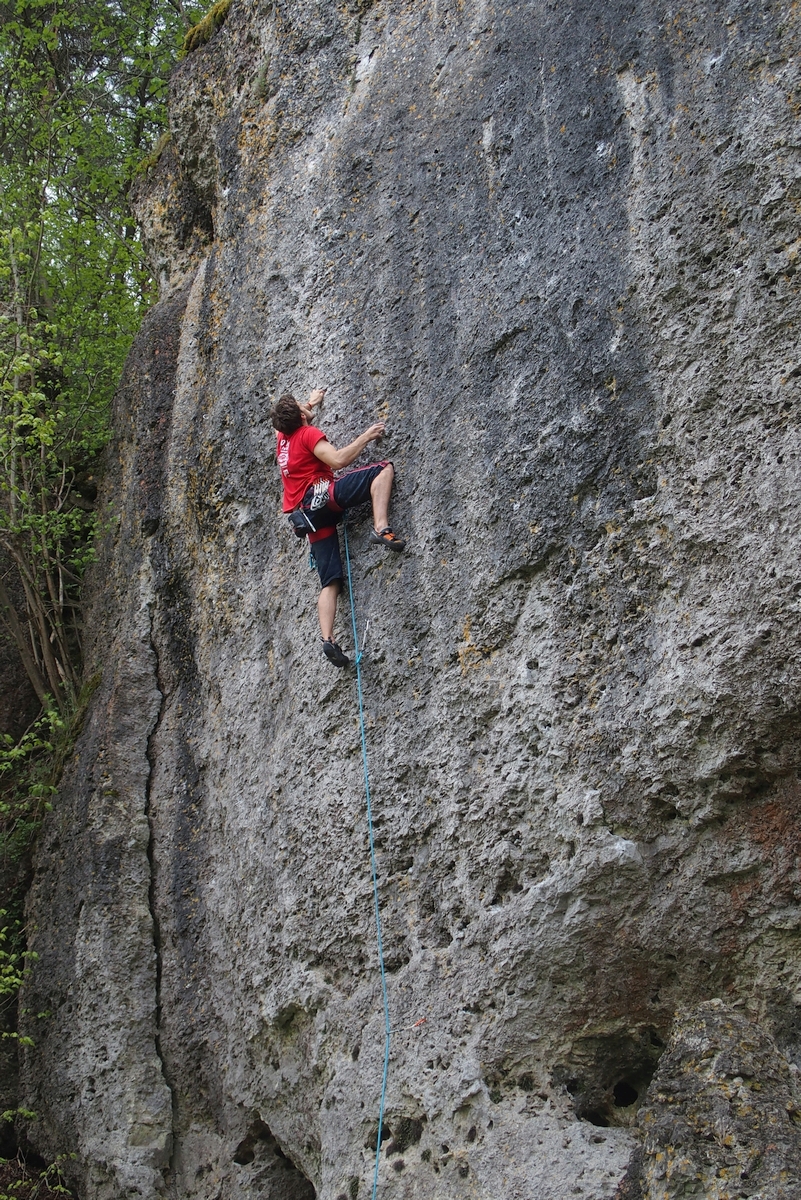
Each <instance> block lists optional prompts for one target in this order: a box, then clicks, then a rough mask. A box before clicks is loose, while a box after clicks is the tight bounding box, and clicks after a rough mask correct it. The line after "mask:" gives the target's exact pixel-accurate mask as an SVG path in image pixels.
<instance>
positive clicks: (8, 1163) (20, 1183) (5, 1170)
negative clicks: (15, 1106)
mask: <svg viewBox="0 0 801 1200" xmlns="http://www.w3.org/2000/svg"><path fill="white" fill-rule="evenodd" d="M15 1115H27V1116H28V1117H34V1116H35V1115H36V1114H35V1113H29V1114H23V1113H16V1112H15V1113H11V1114H8V1113H3V1116H4V1117H5V1118H6V1119H9V1118H10V1117H12V1116H15ZM75 1158H77V1155H75V1154H60V1155H59V1156H58V1158H56V1160H55V1161H54V1162H52V1163H50V1165H49V1166H47V1167H44V1168H39V1167H31V1166H29V1165H28V1163H27V1162H26V1161H25V1157H24V1156H23V1155H22V1154H19V1155H18V1156H17V1157H16V1158H0V1200H48V1197H50V1196H71V1195H72V1192H71V1191H70V1190H69V1188H68V1187H67V1184H66V1180H65V1177H64V1172H63V1167H64V1165H65V1163H67V1162H69V1161H71V1160H74V1159H75Z"/></svg>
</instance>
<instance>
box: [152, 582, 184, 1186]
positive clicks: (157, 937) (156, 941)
mask: <svg viewBox="0 0 801 1200" xmlns="http://www.w3.org/2000/svg"><path fill="white" fill-rule="evenodd" d="M147 616H148V625H149V642H150V649H151V652H152V654H153V659H154V664H155V669H154V679H155V682H156V689H157V691H158V694H159V709H158V714H157V716H156V720H155V723H154V725H153V728H152V729H151V731H150V734H149V735H148V739H147V749H146V752H145V753H146V756H147V761H148V764H149V766H150V770H149V772H148V776H147V783H146V785H145V816H146V818H147V824H148V830H149V836H148V841H147V861H148V865H149V867H150V881H149V886H148V903H149V906H150V919H151V921H152V925H153V952H154V954H155V959H156V1003H155V1014H156V1029H155V1039H154V1041H155V1049H156V1055H157V1057H158V1060H159V1062H160V1063H161V1074H162V1076H163V1078H164V1083H165V1085H166V1087H167V1089H168V1091H169V1093H170V1113H171V1127H172V1131H171V1143H170V1157H169V1162H168V1164H167V1166H166V1167H165V1168H164V1176H165V1180H166V1179H168V1178H169V1177H170V1176H171V1175H172V1173H173V1159H174V1156H175V1149H176V1140H177V1139H176V1137H175V1088H174V1086H173V1082H172V1080H171V1078H170V1072H169V1068H168V1066H167V1063H166V1060H165V1057H164V1054H163V1052H162V1046H161V1017H162V1001H161V975H162V961H161V955H162V942H161V927H160V923H159V915H158V906H157V903H156V856H155V841H156V831H155V828H154V822H153V817H152V813H151V789H152V787H153V777H154V773H155V769H156V756H155V750H154V744H155V740H156V738H157V735H158V732H159V728H160V726H161V721H162V718H163V716H164V710H165V703H166V700H165V693H164V687H163V684H162V680H161V660H160V658H159V651H158V644H157V639H156V637H155V633H154V621H153V608H152V602H151V603H150V604H148V606H147Z"/></svg>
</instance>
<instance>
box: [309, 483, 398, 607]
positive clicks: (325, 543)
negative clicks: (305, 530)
mask: <svg viewBox="0 0 801 1200" xmlns="http://www.w3.org/2000/svg"><path fill="white" fill-rule="evenodd" d="M389 465H390V464H389V461H388V460H386V461H384V462H377V463H370V464H369V465H368V466H366V467H356V468H354V470H352V471H346V473H345V474H344V475H340V476H339V478H338V479H335V480H334V482H333V484H332V486H331V488H330V489H329V495H328V503H327V504H326V505H325V506H324V507H323V508H318V509H315V510H313V511H312V510H310V509H309V508H308V507H307V506H308V504H309V502H310V500H311V497H312V494H313V489H312V488H309V490H308V491H307V493H306V495H305V496H304V497H303V504H302V506H301V507H302V508H303V509H304V510H305V511H306V512H307V514H308V516H309V517H310V519H311V520H312V522H313V523H314V526H315V529H316V530H317V531H318V532H317V534H316V535H315V534H311V535H310V537H309V541H310V542H311V552H312V557H313V558H314V565H315V566H316V567H317V573H318V574H319V576H320V587H321V588H324V587H328V585H329V584H330V583H336V582H337V580H339V581H340V582H341V581H342V580H343V579H344V577H345V576H344V572H343V570H342V558H341V557H340V553H339V536H338V535H337V525H338V523H339V522H340V521H341V520H342V516H343V514H344V512H345V510H346V509H348V508H356V507H357V505H359V504H367V503H368V502H369V500H370V487H371V485H372V482H373V480H374V479H375V477H376V476H377V475H380V474H381V472H382V471H383V470H384V468H385V467H388V466H389Z"/></svg>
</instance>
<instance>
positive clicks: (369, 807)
mask: <svg viewBox="0 0 801 1200" xmlns="http://www.w3.org/2000/svg"><path fill="white" fill-rule="evenodd" d="M342 531H343V533H344V539H345V563H346V565H347V572H348V594H349V596H350V619H351V624H352V626H353V649H354V653H355V655H356V690H357V692H358V695H359V727H360V729H361V739H362V766H363V767H364V792H365V797H366V800H367V832H368V835H369V841H370V870H371V873H372V877H373V903H374V906H375V929H376V938H377V941H378V962H379V966H380V968H381V998H382V1001H383V1005H384V1072H383V1076H382V1079H381V1103H380V1105H379V1108H378V1133H377V1135H376V1147H375V1169H374V1172H373V1193H372V1200H375V1197H376V1192H377V1190H378V1167H379V1163H380V1155H381V1133H382V1130H383V1128H384V1104H385V1102H386V1096H387V1073H388V1071H389V1045H390V1037H391V1032H392V1031H391V1029H390V1024H389V1001H388V998H387V976H386V970H385V967H384V943H383V939H382V937H381V910H380V908H379V904H378V872H377V870H376V861H375V839H374V836H373V810H372V805H371V803H370V772H369V770H368V767H367V739H366V736H365V728H364V694H363V691H362V668H361V661H362V655H363V654H364V646H365V645H366V644H367V634H368V633H369V630H370V622H369V621H368V622H367V628H366V630H365V635H364V643H363V644H362V647H361V649H360V648H359V635H358V632H357V630H356V604H355V601H354V599H353V583H352V581H351V571H350V550H349V549H348V525H347V521H344V522H343V524H342Z"/></svg>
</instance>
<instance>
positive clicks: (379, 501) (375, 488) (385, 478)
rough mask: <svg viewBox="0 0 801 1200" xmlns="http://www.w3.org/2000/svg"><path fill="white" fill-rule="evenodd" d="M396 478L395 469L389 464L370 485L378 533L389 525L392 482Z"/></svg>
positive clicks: (374, 521)
mask: <svg viewBox="0 0 801 1200" xmlns="http://www.w3.org/2000/svg"><path fill="white" fill-rule="evenodd" d="M394 478H395V468H394V467H393V465H392V463H388V464H387V465H386V466H385V467H384V470H383V471H381V472H379V474H378V475H376V477H375V479H374V480H373V482H372V483H371V484H370V498H371V500H372V502H373V525H374V526H375V531H376V533H380V532H381V530H382V529H386V528H387V526H388V525H389V498H390V495H391V494H392V481H393V480H394Z"/></svg>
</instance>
